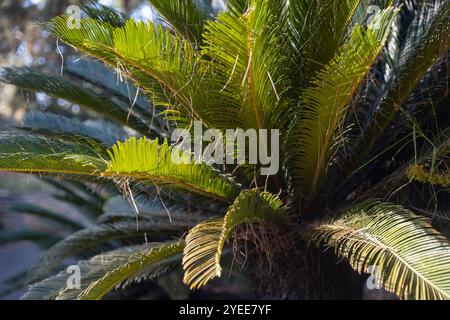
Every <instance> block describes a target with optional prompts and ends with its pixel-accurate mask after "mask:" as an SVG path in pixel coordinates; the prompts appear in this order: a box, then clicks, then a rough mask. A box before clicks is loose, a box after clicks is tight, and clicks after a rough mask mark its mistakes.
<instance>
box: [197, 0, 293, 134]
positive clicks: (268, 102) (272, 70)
mask: <svg viewBox="0 0 450 320" xmlns="http://www.w3.org/2000/svg"><path fill="white" fill-rule="evenodd" d="M283 10H284V8H283V1H270V2H269V1H263V0H253V1H250V2H249V7H248V9H247V10H246V11H245V13H244V14H243V15H237V14H236V13H232V12H221V13H220V14H219V15H218V17H217V19H216V21H210V22H208V24H207V26H206V27H205V33H204V46H203V54H204V55H205V56H207V57H209V58H210V59H211V60H212V61H213V62H214V63H212V64H211V70H212V71H211V72H213V75H214V80H213V81H211V82H210V85H212V86H216V87H217V88H216V91H217V92H218V94H220V95H222V96H224V98H222V99H220V98H219V97H217V99H220V100H225V101H226V103H227V104H228V109H229V111H228V113H229V114H232V115H234V114H235V113H236V114H237V116H235V117H236V118H238V119H242V120H241V122H242V124H241V125H240V127H243V128H245V129H247V128H266V129H270V128H280V126H278V125H279V124H280V123H282V122H283V119H284V118H285V117H286V115H285V114H283V112H285V111H286V109H287V100H286V99H283V97H284V94H285V92H286V90H287V89H288V87H289V82H288V80H287V78H286V76H285V75H286V66H287V62H286V59H285V58H284V57H285V56H284V55H283V51H284V50H286V48H287V47H288V41H287V35H286V28H285V27H286V18H285V16H284V15H283ZM208 81H209V78H208ZM219 114H220V112H219Z"/></svg>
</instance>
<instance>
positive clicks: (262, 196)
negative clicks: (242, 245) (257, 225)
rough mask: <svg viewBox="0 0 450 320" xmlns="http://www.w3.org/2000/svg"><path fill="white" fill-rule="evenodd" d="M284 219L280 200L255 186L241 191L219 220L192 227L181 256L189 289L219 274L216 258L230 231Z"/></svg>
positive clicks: (218, 261)
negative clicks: (253, 223)
mask: <svg viewBox="0 0 450 320" xmlns="http://www.w3.org/2000/svg"><path fill="white" fill-rule="evenodd" d="M285 218H286V215H285V210H284V207H283V203H282V201H281V200H280V199H279V198H278V197H277V196H275V195H273V194H270V193H268V192H260V191H258V190H257V189H253V190H248V191H243V192H242V193H241V194H240V195H239V196H238V197H237V198H236V200H235V201H234V203H233V204H232V205H231V206H230V208H229V209H228V212H227V214H226V215H225V217H224V218H223V219H213V220H209V221H205V222H202V223H200V224H198V225H197V226H195V227H194V228H193V229H191V231H190V232H189V234H188V235H187V237H186V247H185V249H184V256H183V269H184V270H185V275H184V279H183V281H184V283H185V284H187V285H189V286H190V287H191V289H198V288H200V287H202V286H204V285H205V284H206V283H207V282H208V281H209V280H211V279H213V278H215V277H220V275H221V273H222V268H221V266H220V259H221V255H222V250H223V247H224V245H225V242H226V241H227V239H228V236H229V234H230V233H231V231H232V230H233V229H234V228H235V227H236V226H238V225H239V224H241V223H244V222H273V223H277V222H278V223H279V222H282V221H284V219H285Z"/></svg>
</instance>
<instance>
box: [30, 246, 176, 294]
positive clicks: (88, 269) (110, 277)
mask: <svg viewBox="0 0 450 320" xmlns="http://www.w3.org/2000/svg"><path fill="white" fill-rule="evenodd" d="M183 247H184V243H183V242H178V243H162V244H158V243H151V244H146V245H141V246H134V247H125V248H121V249H117V250H114V251H110V252H107V253H104V254H100V255H97V256H95V257H93V258H91V259H90V260H88V261H80V262H79V263H78V266H79V268H80V275H81V279H80V287H79V288H71V287H68V284H67V280H68V278H69V276H70V275H71V273H68V272H67V271H66V270H63V271H61V272H59V273H58V274H57V275H55V276H52V277H50V278H47V279H45V280H43V281H41V282H39V283H37V284H34V285H32V286H31V287H30V288H29V290H28V292H27V293H26V294H25V295H24V296H23V297H22V299H24V300H42V299H61V300H68V299H79V300H94V299H95V300H98V299H101V298H103V297H104V296H105V295H106V294H107V293H108V292H110V291H111V290H113V289H114V288H115V287H116V286H118V285H120V284H121V283H122V282H124V281H125V280H127V279H129V278H132V277H133V276H135V275H136V274H138V273H142V272H145V273H147V274H150V275H152V276H154V277H156V276H157V275H158V273H159V269H160V268H161V265H164V264H167V263H171V262H173V260H174V259H177V257H179V258H181V257H180V253H181V252H182V251H183ZM179 258H178V259H179Z"/></svg>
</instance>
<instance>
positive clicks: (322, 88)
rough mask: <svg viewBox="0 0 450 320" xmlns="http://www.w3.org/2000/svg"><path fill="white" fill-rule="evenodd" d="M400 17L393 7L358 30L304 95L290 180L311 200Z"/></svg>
mask: <svg viewBox="0 0 450 320" xmlns="http://www.w3.org/2000/svg"><path fill="white" fill-rule="evenodd" d="M396 12H397V11H396V10H394V9H393V8H389V9H386V10H384V11H382V12H381V13H380V14H379V15H378V17H376V18H375V19H374V21H373V23H372V25H371V26H369V28H368V29H367V30H366V29H363V28H362V27H358V26H357V27H355V28H354V29H353V31H352V34H351V36H350V38H349V39H348V40H347V42H346V43H345V44H344V46H343V47H342V48H341V49H340V50H339V52H338V53H337V54H336V55H335V57H334V58H333V60H331V62H329V64H327V65H326V66H325V67H324V68H323V69H322V70H321V71H320V72H319V73H318V74H317V76H316V77H315V79H314V81H313V84H312V86H310V87H309V88H307V89H306V90H305V91H304V92H303V96H302V98H301V107H302V108H301V109H300V111H299V114H298V115H297V118H296V119H294V121H293V125H292V126H291V128H290V131H289V133H288V138H287V142H286V147H285V148H286V150H288V155H287V158H288V159H287V163H289V164H290V166H291V170H292V171H291V172H290V173H289V175H290V176H292V178H293V180H294V185H297V186H299V187H300V190H301V193H302V195H303V196H305V197H307V198H310V197H312V196H314V194H315V193H316V191H317V188H318V187H319V185H320V182H321V180H322V178H323V176H324V175H325V172H326V169H327V166H328V163H329V161H330V158H331V156H332V154H333V152H334V151H335V150H336V146H337V144H338V142H339V137H340V136H342V133H343V131H344V129H343V128H342V122H343V120H344V119H345V115H346V113H347V109H348V108H347V107H348V105H349V104H350V102H351V99H352V97H353V96H354V94H355V92H356V90H357V89H358V88H359V86H360V84H361V82H362V81H363V79H364V78H365V76H366V74H367V73H368V72H369V70H370V68H371V67H372V64H373V62H374V61H375V59H376V57H377V56H378V54H379V52H380V50H381V48H382V47H383V44H384V42H385V40H386V37H387V35H388V33H389V30H390V26H391V24H392V21H393V19H394V18H395V15H396ZM378 23H379V26H378V28H375V26H377V24H378ZM295 180H297V181H295Z"/></svg>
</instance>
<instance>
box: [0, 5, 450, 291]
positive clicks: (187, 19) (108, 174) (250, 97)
mask: <svg viewBox="0 0 450 320" xmlns="http://www.w3.org/2000/svg"><path fill="white" fill-rule="evenodd" d="M149 2H150V3H151V5H152V6H153V7H154V8H156V9H157V10H158V12H159V14H160V15H161V16H162V17H163V18H164V23H163V24H154V23H151V22H148V23H144V22H136V21H133V20H129V19H127V18H126V17H125V16H123V15H122V14H120V13H118V12H115V11H113V10H112V9H109V8H106V7H104V6H101V5H99V4H97V3H95V2H87V3H86V4H85V6H84V11H85V12H86V13H87V15H88V17H86V18H83V19H82V20H81V21H80V25H79V28H73V27H71V25H70V23H68V22H69V21H68V20H69V19H70V17H67V16H59V17H56V18H54V19H53V20H52V21H51V22H48V23H44V24H43V25H42V27H43V28H44V29H46V30H48V31H49V32H50V33H51V34H52V35H54V36H55V37H57V38H58V39H60V40H61V41H63V42H65V43H67V44H69V45H71V46H73V47H74V48H76V49H78V50H80V51H81V52H83V53H85V54H87V55H89V56H91V57H93V58H95V59H98V60H100V61H102V62H104V63H105V64H106V65H108V66H109V67H111V68H112V69H114V70H115V71H116V73H117V75H118V77H120V79H125V78H126V79H128V80H122V83H120V85H119V86H114V85H108V83H107V82H106V81H101V80H100V81H99V80H98V78H97V80H95V77H94V76H93V75H92V74H91V75H89V74H88V73H89V72H88V70H84V71H83V72H78V73H77V72H76V70H74V69H72V70H71V68H68V69H67V71H66V73H69V74H71V76H72V79H82V80H83V81H84V83H86V82H87V83H89V86H86V85H84V86H83V85H81V84H80V83H79V82H76V81H69V80H65V79H63V78H61V77H59V76H51V75H46V74H43V73H40V72H39V71H36V70H32V69H24V68H19V69H4V70H3V71H2V74H1V78H2V80H3V81H5V82H7V83H11V84H14V85H17V86H19V87H22V88H24V89H27V90H34V91H40V92H44V93H46V94H48V95H51V96H55V97H60V98H62V99H66V100H68V101H70V102H72V103H76V104H79V105H81V106H83V107H84V108H87V109H90V110H92V111H95V112H96V113H98V114H101V115H103V116H105V117H107V118H108V119H109V120H108V121H104V120H101V121H100V120H99V121H100V122H101V123H102V127H100V129H99V127H98V126H97V127H93V126H88V125H86V123H85V122H82V121H78V120H75V119H72V118H66V117H63V116H59V115H56V114H47V115H45V114H36V115H35V116H27V118H26V119H25V120H26V121H25V129H28V130H31V132H28V133H26V134H23V133H14V132H10V133H2V134H1V136H0V169H1V170H3V171H18V172H28V173H34V174H36V173H39V174H44V175H49V176H55V175H58V176H62V177H63V178H64V179H67V180H68V181H69V182H67V183H78V184H79V185H81V187H82V188H83V187H84V186H85V185H86V184H91V185H92V184H95V185H104V186H106V187H109V186H110V184H111V182H113V183H114V184H116V185H118V186H119V187H120V189H121V190H123V192H124V193H125V194H126V195H127V196H128V198H129V199H130V203H131V205H132V207H134V208H135V210H136V212H139V214H138V216H137V218H136V219H138V220H139V223H138V225H137V227H138V230H136V223H134V222H133V219H130V216H125V215H114V214H109V215H108V213H107V212H106V213H104V214H102V215H100V217H99V214H98V212H97V213H95V215H94V216H95V219H97V222H98V225H96V226H94V227H89V228H87V229H83V228H82V227H79V226H75V230H79V231H77V232H75V233H74V234H72V235H70V236H69V237H67V238H66V239H64V240H61V241H60V242H57V243H56V244H54V245H53V246H52V247H50V248H49V249H48V251H47V252H45V253H44V256H43V257H42V258H41V259H40V260H39V261H38V262H37V264H36V265H35V266H34V267H33V269H32V271H31V272H30V276H29V279H28V280H29V282H31V283H34V284H33V286H31V287H30V290H29V291H28V293H27V294H26V295H25V298H57V299H74V298H77V299H100V298H102V297H104V296H105V295H106V294H107V293H108V292H109V291H111V290H112V289H113V288H115V287H116V286H118V285H120V284H121V283H123V282H124V281H128V280H132V279H135V278H139V277H143V276H144V275H145V276H147V277H156V276H158V275H159V274H161V273H162V272H169V271H170V270H171V266H172V265H173V264H174V263H175V264H176V263H180V262H181V263H182V266H183V269H184V282H185V283H186V284H187V285H189V286H190V287H191V288H192V289H198V288H200V287H202V286H205V285H206V284H207V283H208V281H209V280H211V279H212V278H214V277H219V276H220V275H221V271H222V267H221V258H222V254H229V252H226V251H223V250H224V248H225V246H226V243H227V241H228V239H229V238H230V237H232V236H233V237H235V238H239V237H240V235H242V234H241V233H240V232H239V230H242V228H239V226H249V225H251V224H254V225H258V226H264V227H265V228H269V229H268V230H271V231H269V232H275V233H276V232H280V230H281V231H282V232H283V233H284V234H286V239H288V240H286V242H287V243H289V244H288V245H289V246H308V245H311V244H318V245H321V246H325V247H331V248H333V249H334V252H335V253H336V254H337V255H338V256H340V257H343V258H345V259H346V260H347V261H348V262H349V263H350V265H351V266H352V267H353V269H355V270H356V271H357V272H360V273H367V272H368V271H369V270H370V268H371V267H372V266H377V268H379V275H378V277H377V281H378V282H379V283H380V284H381V285H382V286H384V287H385V288H386V289H387V290H389V291H391V292H394V293H395V294H397V295H398V296H399V297H400V298H405V299H426V298H434V299H436V298H444V299H447V298H449V297H450V243H449V242H448V240H447V239H446V238H445V237H444V236H443V235H441V234H440V233H439V232H438V231H436V230H435V229H434V228H433V226H432V225H431V223H430V221H428V219H426V218H424V217H422V216H420V215H418V213H420V212H421V211H420V210H415V212H416V213H413V212H412V211H410V210H409V209H408V203H407V201H405V202H404V203H401V204H402V205H404V206H403V207H402V206H401V205H399V204H392V203H387V202H383V201H381V200H377V198H379V197H386V196H388V195H389V190H391V189H395V188H396V187H397V186H399V184H403V183H404V182H408V180H409V183H408V184H407V185H406V187H404V188H408V186H409V185H411V184H414V183H413V181H416V182H415V183H416V184H418V185H419V184H425V185H428V184H432V185H434V188H443V189H444V190H445V187H448V185H449V181H450V178H449V174H448V169H447V167H446V165H447V160H448V152H449V140H448V137H447V136H446V131H445V130H441V129H439V130H436V133H437V135H436V138H435V139H434V141H432V142H431V141H430V139H428V138H427V137H426V135H425V134H424V133H423V131H422V130H421V128H422V127H421V126H422V124H425V120H426V119H428V118H427V116H426V114H427V111H428V109H427V108H429V109H430V110H431V109H433V110H434V112H437V113H439V112H440V111H439V110H437V111H436V110H435V108H434V104H435V103H438V102H439V101H440V100H441V99H442V97H443V96H444V93H445V92H446V91H445V90H446V88H445V85H442V83H444V82H445V81H446V77H447V74H446V73H445V72H443V73H442V72H441V69H442V68H444V69H445V68H446V64H445V60H444V59H443V58H445V57H447V56H448V44H449V34H450V23H449V19H448V16H449V10H450V5H449V3H448V2H446V1H434V2H433V3H432V4H429V5H418V4H416V3H413V2H411V3H410V2H409V1H407V3H406V4H407V5H403V6H402V5H401V3H397V1H393V0H390V1H381V2H380V1H379V2H377V4H378V6H379V7H380V9H381V10H380V11H379V12H377V13H376V14H375V16H374V17H372V18H371V19H369V21H367V19H366V8H367V6H368V5H369V4H370V1H360V0H350V1H334V0H325V1H301V0H299V1H286V0H271V1H267V0H230V1H228V9H227V11H225V12H220V13H219V14H218V15H217V16H216V17H214V19H213V20H210V19H209V18H207V16H206V14H205V13H204V12H203V11H202V9H201V8H200V7H198V6H197V5H196V4H195V3H194V1H193V0H171V1H166V0H150V1H149ZM400 2H402V1H400ZM405 21H406V22H405ZM436 66H437V67H436ZM97 67H98V66H97ZM437 68H439V72H438V71H436V70H437ZM110 76H111V77H113V75H112V74H111V75H110ZM109 81H111V80H109ZM114 81H115V79H114ZM131 83H133V85H134V87H133V86H132V85H131ZM127 86H128V90H125V89H124V87H127ZM130 88H131V89H130ZM130 91H131V96H132V98H133V99H132V101H133V102H132V106H131V107H130V103H129V102H128V103H127V99H128V98H125V97H127V96H129V95H130ZM405 119H406V120H405ZM424 119H425V120H424ZM196 120H198V121H202V123H203V125H204V127H205V128H217V129H218V130H221V131H224V130H226V129H228V128H242V129H244V130H246V129H279V130H280V132H281V136H280V138H281V142H280V145H281V149H280V158H281V163H282V166H281V169H280V171H279V173H278V174H276V175H273V176H267V177H266V176H261V175H260V174H259V173H260V169H261V167H260V166H259V165H249V164H244V165H225V166H221V167H219V166H217V165H214V164H211V163H197V162H196V161H195V159H194V157H193V156H192V155H191V154H189V153H187V152H186V151H183V150H181V149H178V148H177V147H176V146H171V145H170V144H169V142H168V141H167V137H168V135H169V134H170V132H171V131H172V130H173V129H174V128H187V129H189V128H191V124H192V122H193V121H196ZM405 123H407V124H412V125H409V126H408V125H405ZM124 127H127V130H124ZM106 128H107V129H106ZM129 129H132V131H131V132H133V134H131V135H132V136H131V137H130V130H129ZM444 129H445V128H444ZM421 138H422V140H423V141H426V142H424V143H423V146H424V147H423V149H424V150H426V151H424V152H422V153H421V154H419V150H418V144H419V143H420V141H422V140H421ZM395 139H397V140H398V141H400V142H402V141H403V142H404V141H412V142H411V143H413V144H414V150H410V149H409V148H405V149H404V150H403V151H402V164H401V165H399V164H398V163H396V164H395V165H394V168H393V169H390V170H382V169H380V166H378V167H377V164H378V165H380V163H382V159H386V153H387V154H389V149H388V150H387V151H386V150H385V151H383V153H380V150H381V149H383V148H386V146H388V145H390V144H393V143H394V142H395V141H396V140H395ZM116 141H117V142H116ZM427 143H429V144H431V146H432V147H431V148H429V149H426V148H425V146H426V145H427ZM394 146H395V145H394ZM268 147H269V146H268ZM430 150H431V151H430ZM173 152H176V153H177V154H178V155H179V156H180V157H182V158H183V159H184V161H183V162H182V163H174V162H173V161H171V158H170V155H171V154H173ZM380 158H381V160H380ZM369 160H370V161H369ZM369 169H371V170H380V171H379V172H380V174H381V175H382V176H380V177H378V179H377V180H376V181H375V182H377V183H375V182H374V183H371V184H370V185H367V186H365V187H363V188H362V190H361V188H360V186H359V184H360V183H359V182H360V180H358V181H356V180H357V179H358V178H359V179H361V178H362V179H364V178H363V177H364V174H366V175H367V174H369V173H370V172H369ZM347 176H348V178H346V177H347ZM355 177H356V178H355ZM71 179H75V180H74V181H73V182H70V181H72V180H71ZM50 181H53V180H50ZM53 183H60V184H61V182H53ZM355 190H357V191H355ZM111 192H113V191H111ZM355 194H356V196H355ZM94 195H96V193H95V192H94ZM135 197H140V199H147V201H149V200H148V199H149V198H152V197H153V198H160V199H161V203H162V206H163V207H164V210H163V211H166V210H167V211H168V212H169V215H170V211H172V209H173V208H176V211H177V213H176V214H174V215H173V217H172V216H170V220H171V221H168V219H167V218H165V216H164V215H158V214H156V213H155V212H146V211H145V210H142V208H141V209H140V208H139V204H137V203H136V201H135ZM187 199H189V201H187ZM77 200H78V201H79V200H80V199H77ZM400 200H401V199H399V201H400ZM187 202H189V204H187ZM193 208H194V209H195V211H196V213H195V214H194V215H193V216H189V219H188V216H187V215H186V214H183V213H182V211H183V210H189V211H191V210H192V209H193ZM142 211H145V212H142ZM150 211H151V210H150ZM47 218H48V214H47ZM172 218H173V219H172ZM69 220H70V219H69ZM172 220H173V221H172ZM60 222H61V221H60ZM63 222H65V223H66V224H67V223H68V221H63ZM69 222H70V221H69ZM72 222H73V221H72ZM193 222H195V224H196V225H195V226H194V227H192V228H191V226H192V223H193ZM244 229H245V228H244ZM236 230H238V232H234V231H236ZM277 230H278V231H277ZM186 231H187V235H186V236H183V234H184V233H185V232H186ZM244 233H245V232H244ZM142 235H145V236H146V238H145V239H146V242H145V244H142V243H139V244H137V245H133V246H125V245H124V246H120V247H119V248H116V249H115V250H113V251H109V252H106V253H102V254H100V255H97V256H93V257H91V258H90V259H89V260H86V261H81V262H79V266H80V268H81V274H82V281H81V283H82V285H81V288H78V289H73V288H68V287H66V286H67V282H66V280H67V278H68V276H69V275H68V274H67V273H66V272H65V271H64V270H63V271H61V272H60V273H58V274H56V275H54V276H51V277H50V278H47V279H44V280H42V279H43V278H44V277H45V276H46V275H47V274H48V273H49V272H50V271H51V270H54V269H56V268H58V267H59V266H60V263H61V262H62V260H64V258H65V257H66V256H70V255H73V254H76V253H78V252H80V251H83V249H85V248H86V247H87V246H88V245H92V244H100V243H105V242H108V241H110V240H124V239H127V238H136V237H142ZM161 235H164V238H165V239H167V241H166V242H156V241H161ZM256 237H258V233H257V236H256ZM173 239H177V240H175V241H174V240H173ZM147 240H149V241H147ZM138 242H139V241H138ZM38 280H41V281H38Z"/></svg>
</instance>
